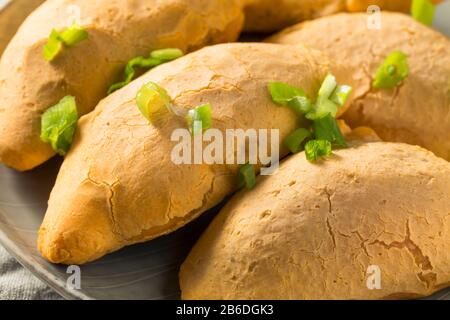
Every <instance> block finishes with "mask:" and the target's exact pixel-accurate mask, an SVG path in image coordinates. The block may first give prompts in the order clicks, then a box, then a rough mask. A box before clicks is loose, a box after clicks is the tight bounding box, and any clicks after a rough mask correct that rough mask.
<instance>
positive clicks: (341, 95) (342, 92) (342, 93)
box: [330, 85, 353, 107]
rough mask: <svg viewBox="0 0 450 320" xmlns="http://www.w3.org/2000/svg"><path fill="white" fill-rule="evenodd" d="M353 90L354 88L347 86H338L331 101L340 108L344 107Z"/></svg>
mask: <svg viewBox="0 0 450 320" xmlns="http://www.w3.org/2000/svg"><path fill="white" fill-rule="evenodd" d="M352 90H353V88H352V87H350V86H347V85H342V86H337V87H336V90H335V91H334V92H333V93H332V95H331V97H330V100H331V101H333V102H334V103H336V104H337V105H338V106H340V107H343V106H344V105H345V103H346V102H347V99H348V97H349V96H350V94H351V93H352Z"/></svg>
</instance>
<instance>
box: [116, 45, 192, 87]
mask: <svg viewBox="0 0 450 320" xmlns="http://www.w3.org/2000/svg"><path fill="white" fill-rule="evenodd" d="M181 56H183V51H181V50H180V49H161V50H155V51H152V52H151V53H150V56H149V57H148V58H145V57H141V56H139V57H135V58H133V59H131V60H130V61H129V62H128V63H127V65H126V66H125V71H124V75H125V80H124V81H121V82H118V83H115V84H113V85H111V86H110V87H109V89H108V94H111V93H113V92H114V91H117V90H119V89H122V88H123V87H125V86H127V85H128V84H129V83H130V82H131V81H133V80H134V79H135V77H136V68H140V69H147V70H148V69H152V68H154V67H157V66H159V65H161V64H164V63H166V62H169V61H172V60H175V59H178V58H179V57H181Z"/></svg>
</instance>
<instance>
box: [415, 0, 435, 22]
mask: <svg viewBox="0 0 450 320" xmlns="http://www.w3.org/2000/svg"><path fill="white" fill-rule="evenodd" d="M435 13H436V6H435V5H434V4H433V3H432V2H431V1H430V0H413V2H412V5H411V15H412V16H413V18H414V19H416V20H417V21H419V22H421V23H423V24H425V25H427V26H431V25H432V24H433V19H434V15H435Z"/></svg>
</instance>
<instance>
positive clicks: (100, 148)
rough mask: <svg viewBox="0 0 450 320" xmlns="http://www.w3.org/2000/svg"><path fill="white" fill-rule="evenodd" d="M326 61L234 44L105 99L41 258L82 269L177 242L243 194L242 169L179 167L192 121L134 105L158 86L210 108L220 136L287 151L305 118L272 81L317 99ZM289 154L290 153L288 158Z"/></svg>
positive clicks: (62, 183) (50, 222)
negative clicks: (271, 138) (235, 135)
mask: <svg viewBox="0 0 450 320" xmlns="http://www.w3.org/2000/svg"><path fill="white" fill-rule="evenodd" d="M329 67H330V66H329V63H328V60H327V58H326V57H325V56H323V55H322V54H321V53H319V52H317V51H315V50H310V49H306V48H304V47H302V46H293V47H292V48H291V47H286V46H281V45H273V44H256V43H255V44H242V43H241V44H226V45H217V46H212V47H208V48H205V49H202V50H199V51H197V52H195V53H192V54H190V55H187V56H185V57H183V58H180V59H178V60H176V61H173V62H171V63H168V64H166V65H162V66H160V67H158V68H155V69H154V70H152V71H150V72H149V73H147V74H146V75H144V76H142V77H141V78H139V79H137V80H136V81H134V82H133V83H132V84H130V85H129V86H128V87H126V88H124V89H122V90H120V91H117V92H116V93H114V94H113V95H111V96H109V97H107V98H106V99H104V100H103V101H102V102H101V103H100V104H99V105H98V106H97V108H96V109H95V111H94V112H92V113H90V114H89V115H87V116H85V117H83V118H82V119H81V120H80V122H79V129H78V131H77V134H76V137H75V140H74V143H73V146H72V149H71V151H70V152H69V154H68V156H67V157H66V159H65V161H64V163H63V165H62V168H61V171H60V173H59V176H58V179H57V181H56V185H55V187H54V189H53V191H52V193H51V196H50V201H49V208H48V211H47V213H46V216H45V219H44V222H43V225H42V227H41V229H40V232H39V240H38V245H39V250H40V252H41V253H42V255H43V256H44V257H45V258H46V259H48V260H49V261H51V262H55V263H65V264H82V263H85V262H88V261H92V260H95V259H97V258H99V257H101V256H103V255H105V254H107V253H108V252H111V251H115V250H118V249H120V248H122V247H124V246H126V245H130V244H134V243H138V242H144V241H147V240H151V239H153V238H156V237H158V236H161V235H164V234H167V233H170V232H172V231H174V230H176V229H178V228H180V227H182V226H183V225H185V224H186V223H188V222H190V221H192V220H193V219H195V218H196V217H197V216H199V215H200V214H201V213H203V212H204V211H206V210H207V209H209V208H211V207H212V206H214V205H216V204H218V203H219V202H220V201H221V200H223V199H224V198H225V196H227V195H229V194H230V193H232V192H233V191H234V190H235V186H236V184H237V183H236V175H237V171H238V166H234V165H233V166H230V165H206V164H204V165H175V164H174V163H173V162H172V161H171V152H172V149H173V147H174V146H175V145H176V143H175V142H171V141H170V137H171V135H172V133H173V131H174V130H175V129H178V128H185V127H186V124H185V122H184V120H183V119H179V118H176V117H169V118H167V119H166V120H165V121H164V122H163V123H161V124H159V125H157V126H156V127H155V126H152V125H150V124H149V123H148V121H147V120H146V119H145V118H144V117H143V116H142V115H141V114H140V112H139V110H138V108H137V107H136V104H135V96H136V93H137V91H138V90H139V89H140V88H141V86H142V85H143V84H144V83H147V82H149V81H153V82H156V83H158V84H159V85H161V86H162V87H163V88H165V89H166V90H167V91H168V92H169V94H170V96H171V97H173V98H174V101H175V103H176V105H178V106H179V107H181V108H185V109H191V108H193V107H195V106H198V105H200V104H203V103H211V105H212V109H213V127H214V128H215V129H219V130H221V131H222V132H224V130H225V129H234V128H235V129H244V130H246V129H249V128H252V129H280V141H283V140H284V138H285V137H287V135H289V134H290V133H291V132H292V131H294V130H295V129H296V128H298V127H299V126H300V125H301V123H299V121H300V120H299V118H298V117H297V116H295V114H294V113H293V112H292V111H291V110H289V109H288V108H281V107H278V106H276V105H275V104H274V103H273V102H272V100H271V98H270V95H269V93H268V90H267V84H268V83H269V82H270V81H284V82H287V83H290V84H292V85H294V86H298V87H302V88H304V89H305V91H306V92H307V94H308V95H311V96H313V95H314V94H315V93H316V92H317V90H318V89H319V87H320V85H321V83H322V81H323V79H324V77H325V76H326V74H327V73H328V72H329V70H330V69H329ZM286 154H287V150H283V149H282V150H281V156H283V155H286Z"/></svg>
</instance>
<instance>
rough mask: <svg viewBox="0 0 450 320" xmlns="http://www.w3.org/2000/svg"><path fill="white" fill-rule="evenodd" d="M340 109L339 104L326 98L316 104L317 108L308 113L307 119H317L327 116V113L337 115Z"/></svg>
mask: <svg viewBox="0 0 450 320" xmlns="http://www.w3.org/2000/svg"><path fill="white" fill-rule="evenodd" d="M338 111H339V106H338V105H337V104H336V103H334V102H333V101H331V100H328V99H324V100H322V101H321V102H320V104H316V107H315V109H313V110H312V111H311V112H309V113H308V114H306V119H308V120H316V119H320V118H323V117H325V116H326V115H327V114H331V115H332V116H333V117H336V115H337V113H338Z"/></svg>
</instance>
